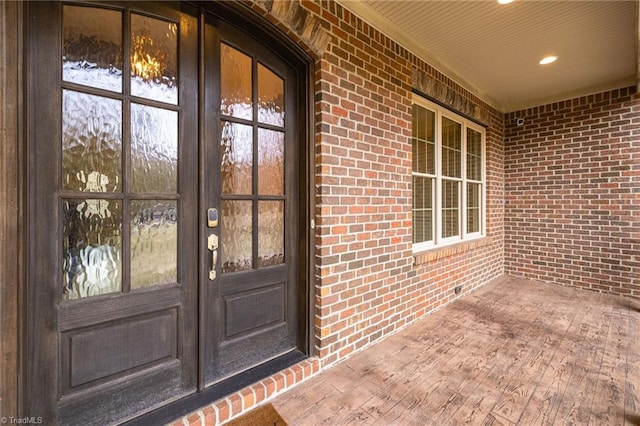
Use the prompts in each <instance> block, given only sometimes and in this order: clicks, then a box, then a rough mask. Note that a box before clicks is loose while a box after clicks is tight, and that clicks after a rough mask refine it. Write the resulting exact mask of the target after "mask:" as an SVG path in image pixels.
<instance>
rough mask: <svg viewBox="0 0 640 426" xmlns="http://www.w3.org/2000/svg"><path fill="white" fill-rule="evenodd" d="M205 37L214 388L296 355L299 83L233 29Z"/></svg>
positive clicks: (209, 357)
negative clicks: (214, 216)
mask: <svg viewBox="0 0 640 426" xmlns="http://www.w3.org/2000/svg"><path fill="white" fill-rule="evenodd" d="M205 34H206V35H205V91H206V93H207V98H209V97H211V99H213V101H212V102H211V103H209V104H208V108H207V109H206V111H205V115H204V117H205V126H206V128H207V133H206V135H207V137H206V138H205V152H206V155H205V158H206V169H207V171H214V172H213V173H205V182H204V188H205V193H204V200H205V203H206V205H207V206H208V207H212V208H216V209H217V210H218V212H219V225H218V226H217V227H215V228H208V229H205V230H204V233H205V235H209V234H214V235H217V236H218V237H219V241H220V247H219V256H218V257H217V258H218V260H219V262H217V264H216V265H214V266H215V268H216V274H215V279H214V280H206V281H205V282H206V283H207V284H206V293H205V295H204V297H205V299H206V301H207V303H206V304H205V315H206V318H207V319H206V321H205V324H206V325H205V327H206V328H207V329H206V330H205V342H204V344H205V360H204V362H205V382H206V383H208V384H211V383H216V382H219V381H221V380H223V379H225V378H227V377H230V376H233V375H235V374H237V373H240V372H243V371H246V370H248V369H250V368H252V367H255V366H256V365H259V364H261V363H264V362H265V361H268V360H270V359H272V358H275V357H277V356H280V355H283V354H285V353H287V352H289V351H292V350H295V349H296V345H297V336H298V294H299V293H298V287H299V283H298V281H297V272H298V270H297V262H298V259H297V250H296V249H295V248H294V247H295V246H296V244H297V238H298V225H297V224H298V219H297V205H298V191H299V183H298V182H297V179H296V177H297V170H298V169H297V167H298V165H297V164H298V161H297V157H296V156H297V153H298V146H297V137H298V129H297V122H296V120H295V117H296V114H297V111H296V106H297V105H296V103H295V99H296V96H297V76H296V73H295V72H294V70H293V69H292V68H291V67H290V66H289V65H288V64H287V63H285V62H284V61H283V60H282V59H280V58H279V57H278V56H277V55H275V54H274V53H273V52H272V51H270V50H269V49H268V48H267V47H265V46H264V45H261V44H260V43H258V42H257V41H256V40H255V39H253V38H251V37H250V36H248V35H246V34H245V33H243V32H240V31H238V30H237V29H235V28H233V27H231V26H228V25H225V24H224V23H215V24H211V25H206V28H205ZM217 76H219V79H218V77H217ZM218 93H219V97H217V96H216V95H217V94H218ZM216 100H217V102H216ZM203 275H204V274H203Z"/></svg>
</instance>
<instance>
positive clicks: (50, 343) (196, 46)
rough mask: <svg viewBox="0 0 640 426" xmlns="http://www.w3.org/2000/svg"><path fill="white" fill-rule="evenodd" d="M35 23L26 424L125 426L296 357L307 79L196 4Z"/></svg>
mask: <svg viewBox="0 0 640 426" xmlns="http://www.w3.org/2000/svg"><path fill="white" fill-rule="evenodd" d="M28 10H29V17H30V20H29V53H28V66H29V73H28V83H27V86H28V87H27V92H28V116H27V120H28V123H27V128H28V141H29V143H28V147H27V157H28V165H27V169H28V171H27V181H28V191H29V197H28V205H27V208H26V211H27V212H28V218H27V220H28V227H27V229H28V235H27V238H28V242H29V243H28V265H27V271H28V288H27V294H26V299H27V310H28V314H27V319H28V321H27V335H28V337H29V339H28V342H27V343H26V344H27V347H26V349H27V351H26V353H27V354H28V356H27V375H26V386H25V396H26V402H27V407H28V410H29V413H32V414H33V415H36V416H42V418H43V420H44V421H45V423H51V424H112V423H119V422H123V421H126V420H128V419H131V418H134V417H137V416H139V415H141V414H144V413H145V412H148V411H151V410H153V409H154V408H157V407H159V406H162V405H166V404H168V403H170V402H172V401H176V400H179V399H181V398H183V397H185V396H188V395H193V394H195V393H196V392H198V391H207V387H210V389H214V388H216V386H215V385H216V384H220V386H222V387H225V389H226V382H225V383H222V382H223V380H224V379H227V378H233V377H237V375H239V374H240V373H244V372H247V371H250V370H251V369H252V368H253V367H256V366H259V365H266V364H265V363H267V362H269V361H273V360H275V365H279V364H278V363H277V361H278V359H283V361H282V362H288V361H284V360H285V359H293V358H292V356H289V355H291V354H293V353H296V354H297V355H296V356H300V352H299V350H302V351H304V348H305V347H306V343H305V342H304V336H306V333H305V328H306V327H305V324H306V322H305V321H304V319H301V317H302V316H304V315H303V314H302V312H304V311H305V308H304V307H305V306H306V303H307V302H306V300H305V298H306V292H305V291H304V284H303V282H304V279H302V280H301V279H300V277H302V276H304V274H303V273H301V271H300V262H299V261H300V255H299V253H306V249H305V247H306V244H305V241H303V239H304V238H306V237H301V235H300V229H301V225H300V223H301V222H302V220H301V215H300V209H299V206H300V205H301V204H302V205H304V201H302V200H301V198H300V195H301V194H302V192H304V191H303V190H302V189H301V183H300V182H301V180H300V176H301V169H303V167H301V165H300V160H301V159H302V158H305V157H304V150H305V149H306V148H305V146H306V145H305V144H304V143H301V134H300V121H299V120H300V118H301V117H300V115H299V111H298V108H299V101H300V95H301V94H300V92H299V88H300V86H301V81H300V77H299V73H298V71H297V70H296V68H295V67H293V66H291V65H290V64H289V63H288V62H287V61H286V60H285V59H283V58H282V57H280V56H278V54H277V53H276V52H274V51H272V50H271V49H270V46H268V45H265V44H266V43H264V42H263V43H261V42H260V41H258V40H257V39H256V38H253V37H251V36H249V35H248V34H247V33H245V32H244V31H242V30H241V29H239V28H237V27H232V26H230V25H228V24H226V23H224V22H222V21H219V20H217V19H215V18H214V17H213V16H209V15H207V14H206V13H205V12H204V11H203V10H201V9H196V8H192V7H191V6H188V5H185V4H183V3H177V2H176V3H173V2H157V3H152V2H104V3H102V2H101V3H60V2H32V3H30V4H29V5H28ZM201 19H202V20H203V21H200V20H201ZM201 24H202V25H201ZM201 30H202V31H201ZM305 217H306V216H305ZM296 351H298V352H296ZM287 356H289V357H288V358H287ZM268 365H271V364H268ZM270 368H271V367H270ZM254 371H255V370H254ZM260 374H262V373H260Z"/></svg>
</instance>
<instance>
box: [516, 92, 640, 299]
mask: <svg viewBox="0 0 640 426" xmlns="http://www.w3.org/2000/svg"><path fill="white" fill-rule="evenodd" d="M516 118H522V119H524V124H523V125H521V126H518V125H517V123H516ZM505 124H506V126H505V182H506V185H505V197H506V211H505V268H506V272H507V273H509V274H512V275H518V276H522V277H527V278H532V279H537V280H542V281H550V282H556V283H560V284H564V285H570V286H575V287H581V288H587V289H592V290H598V291H603V292H610V293H615V294H624V295H633V296H637V297H640V96H638V95H635V94H633V90H631V89H621V90H614V91H611V92H606V93H601V94H597V95H592V96H587V97H582V98H578V99H573V100H569V101H565V102H559V103H554V104H551V105H545V106H540V107H537V108H531V109H527V110H525V111H518V112H514V113H510V114H508V115H507V116H506V118H505Z"/></svg>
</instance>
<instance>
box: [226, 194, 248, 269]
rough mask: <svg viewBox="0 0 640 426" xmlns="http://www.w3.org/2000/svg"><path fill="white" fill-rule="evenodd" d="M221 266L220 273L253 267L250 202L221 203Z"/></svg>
mask: <svg viewBox="0 0 640 426" xmlns="http://www.w3.org/2000/svg"><path fill="white" fill-rule="evenodd" d="M220 218H221V225H222V229H221V238H220V243H221V244H220V248H221V265H222V273H228V272H236V271H244V270H247V269H251V268H252V267H253V260H252V259H253V238H252V237H253V212H252V202H251V201H235V200H234V201H231V200H225V201H222V209H221V213H220Z"/></svg>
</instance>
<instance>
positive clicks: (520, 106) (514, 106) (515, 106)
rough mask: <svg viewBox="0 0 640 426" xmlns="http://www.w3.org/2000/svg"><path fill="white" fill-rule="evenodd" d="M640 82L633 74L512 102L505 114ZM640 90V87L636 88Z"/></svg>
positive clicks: (622, 87)
mask: <svg viewBox="0 0 640 426" xmlns="http://www.w3.org/2000/svg"><path fill="white" fill-rule="evenodd" d="M637 84H638V82H637V81H636V78H635V77H633V76H631V77H629V78H625V79H623V80H617V81H613V82H610V83H607V84H603V85H599V86H592V87H587V88H583V89H579V90H575V91H572V92H566V93H562V94H561V95H553V96H547V97H544V98H537V99H533V100H530V101H526V102H520V103H511V104H507V105H506V106H505V111H503V112H504V113H505V114H508V113H510V112H515V111H522V110H525V109H528V108H535V107H537V106H542V105H548V104H552V103H554V102H561V101H567V100H569V99H575V98H581V97H583V96H589V95H596V94H598V93H604V92H610V91H612V90H616V89H626V88H628V87H634V88H636V87H637ZM635 90H636V91H638V89H637V88H636V89H635Z"/></svg>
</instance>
